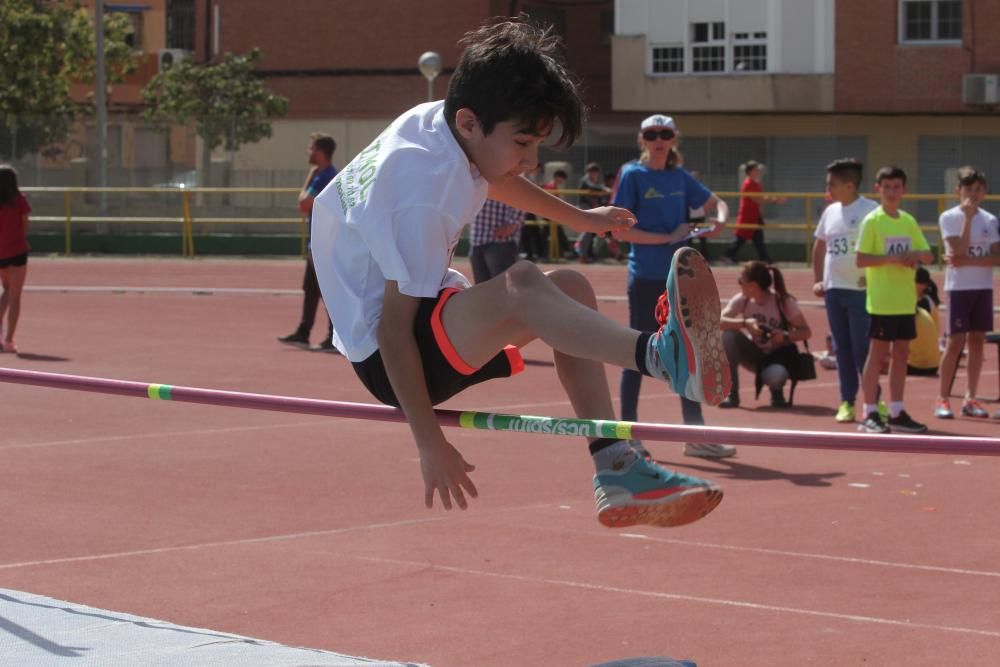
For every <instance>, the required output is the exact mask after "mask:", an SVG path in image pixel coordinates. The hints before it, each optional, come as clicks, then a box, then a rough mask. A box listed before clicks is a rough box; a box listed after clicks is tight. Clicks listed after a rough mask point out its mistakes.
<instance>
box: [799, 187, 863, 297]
mask: <svg viewBox="0 0 1000 667" xmlns="http://www.w3.org/2000/svg"><path fill="white" fill-rule="evenodd" d="M876 208H878V203H877V202H874V201H872V200H871V199H867V198H865V197H858V198H857V199H855V200H854V201H853V202H851V203H850V204H848V205H847V206H844V205H843V204H841V203H839V202H833V203H832V204H830V205H829V206H827V207H826V210H824V211H823V215H822V216H820V219H819V224H818V225H817V226H816V232H815V234H813V235H814V236H815V237H816V238H818V239H819V240H821V241H826V258H825V260H824V262H823V289H851V290H861V291H863V290H864V289H865V281H864V278H865V270H864V269H859V268H858V267H857V264H856V261H857V251H856V250H855V247H856V246H857V244H858V232H859V231H861V221H862V220H864V219H865V216H866V215H868V214H869V213H871V212H872V211H874V210H875V209H876Z"/></svg>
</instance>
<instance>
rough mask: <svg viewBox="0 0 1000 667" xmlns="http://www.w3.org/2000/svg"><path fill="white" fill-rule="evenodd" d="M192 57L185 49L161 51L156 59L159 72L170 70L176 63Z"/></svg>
mask: <svg viewBox="0 0 1000 667" xmlns="http://www.w3.org/2000/svg"><path fill="white" fill-rule="evenodd" d="M190 57H191V52H190V51H187V50H185V49H160V51H159V53H158V54H157V59H156V63H157V65H158V71H160V72H164V71H166V70H168V69H170V66H171V65H173V64H174V63H179V62H181V61H182V60H187V59H188V58H190Z"/></svg>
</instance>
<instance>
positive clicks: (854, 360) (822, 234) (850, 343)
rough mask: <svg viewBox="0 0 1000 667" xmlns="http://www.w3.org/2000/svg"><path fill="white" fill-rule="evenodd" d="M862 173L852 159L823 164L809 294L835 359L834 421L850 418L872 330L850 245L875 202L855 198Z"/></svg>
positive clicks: (861, 272)
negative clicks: (822, 205) (822, 313)
mask: <svg viewBox="0 0 1000 667" xmlns="http://www.w3.org/2000/svg"><path fill="white" fill-rule="evenodd" d="M862 173H863V167H862V165H861V163H860V162H858V161H857V160H855V159H852V158H848V159H844V160H835V161H833V162H831V163H830V164H829V165H827V167H826V191H827V193H828V194H829V196H830V200H831V203H830V205H829V206H827V207H826V209H825V210H824V211H823V215H822V216H820V219H819V224H818V225H817V226H816V233H815V237H816V242H815V244H814V245H813V254H812V259H813V277H814V280H815V281H816V282H815V284H814V285H813V294H815V295H816V296H821V297H823V302H824V304H825V305H826V317H827V321H828V322H829V323H830V333H831V335H832V336H833V349H834V353H835V354H836V357H837V379H838V380H839V384H840V407H838V408H837V414H836V416H835V417H834V419H836V421H838V422H841V423H850V422H853V421H854V419H855V412H854V403H855V401H856V400H857V398H858V388H859V387H860V385H861V381H860V378H861V374H862V373H863V372H864V369H865V360H866V359H867V358H868V332H869V329H870V328H871V318H870V317H869V316H868V311H867V310H866V309H865V272H864V270H863V269H859V268H858V267H857V255H856V253H855V246H856V245H857V242H858V231H859V230H860V229H861V221H862V220H864V219H865V216H867V215H868V214H869V213H871V212H872V211H874V210H875V209H876V208H878V204H877V203H875V202H874V201H872V200H871V199H868V198H866V197H861V196H859V195H858V188H859V187H860V185H861V178H862ZM879 403H880V407H881V404H882V402H881V401H879Z"/></svg>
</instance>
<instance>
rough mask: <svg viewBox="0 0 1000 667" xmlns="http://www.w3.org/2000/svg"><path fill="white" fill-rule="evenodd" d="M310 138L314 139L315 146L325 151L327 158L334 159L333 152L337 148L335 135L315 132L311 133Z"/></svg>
mask: <svg viewBox="0 0 1000 667" xmlns="http://www.w3.org/2000/svg"><path fill="white" fill-rule="evenodd" d="M309 140H310V141H312V144H313V146H315V147H316V148H318V149H320V150H321V151H323V154H324V155H326V159H327V160H331V159H333V152H334V151H335V150H337V142H336V141H334V140H333V137H331V136H330V135H329V134H323V133H322V132H313V133H312V134H310V135H309Z"/></svg>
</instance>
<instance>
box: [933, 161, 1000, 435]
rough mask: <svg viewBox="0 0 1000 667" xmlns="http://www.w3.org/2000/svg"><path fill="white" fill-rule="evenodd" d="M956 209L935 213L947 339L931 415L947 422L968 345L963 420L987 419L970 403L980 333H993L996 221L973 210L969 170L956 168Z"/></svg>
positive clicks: (977, 183) (975, 191) (998, 260)
mask: <svg viewBox="0 0 1000 667" xmlns="http://www.w3.org/2000/svg"><path fill="white" fill-rule="evenodd" d="M957 192H958V200H959V205H958V206H955V207H954V208H950V209H948V210H947V211H945V212H944V213H942V214H941V218H940V219H939V221H938V225H939V226H940V227H941V238H942V239H943V240H944V245H945V252H946V254H947V256H948V257H949V258H950V262H949V266H948V268H947V269H946V270H945V274H944V292H945V295H946V297H947V299H948V341H947V344H946V346H945V350H944V356H943V357H942V359H941V384H940V388H939V390H938V399H937V404H936V405H935V406H934V416H935V417H937V418H938V419H952V418H953V417H954V415H953V414H952V412H951V404H950V402H949V401H948V396H949V395H950V393H951V384H952V381H953V380H954V376H955V369H956V368H957V367H958V359H959V356H960V355H961V354H962V348H964V347H965V345H966V343H968V345H969V360H968V362H967V368H966V371H967V376H968V386H967V388H966V390H965V400H963V401H962V415H963V416H965V417H980V418H982V417H989V413H988V412H987V411H986V408H984V407H983V405H982V403H980V402H979V401H978V400H976V391H977V390H978V389H979V377H980V374H981V373H982V370H983V348H984V347H985V345H986V334H987V333H988V332H990V331H992V330H993V266H995V265H996V264H1000V230H998V229H997V218H996V216H994V215H993V214H991V213H989V212H987V211H984V210H983V209H982V208H980V207H979V205H980V204H982V202H983V198H984V197H986V176H985V174H983V172H981V171H979V170H978V169H976V168H975V167H970V166H965V167H962V168H961V169H959V170H958V188H957Z"/></svg>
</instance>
